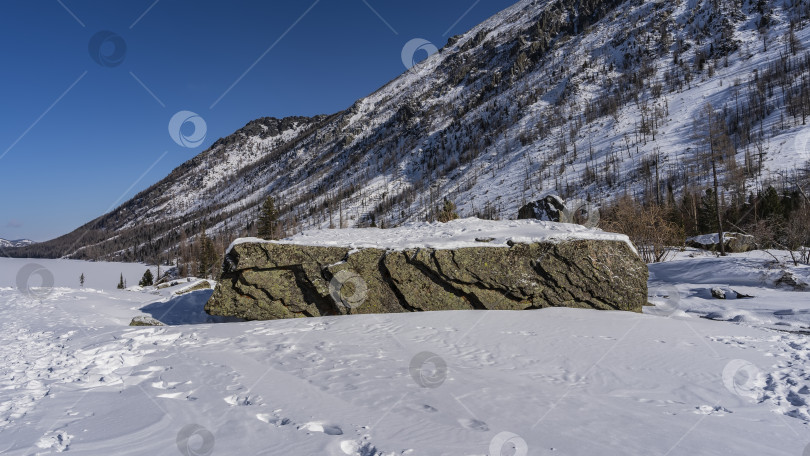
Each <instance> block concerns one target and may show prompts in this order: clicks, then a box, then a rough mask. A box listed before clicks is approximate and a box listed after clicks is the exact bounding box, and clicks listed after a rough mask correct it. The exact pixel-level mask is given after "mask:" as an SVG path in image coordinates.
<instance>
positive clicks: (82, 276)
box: [79, 272, 84, 287]
mask: <svg viewBox="0 0 810 456" xmlns="http://www.w3.org/2000/svg"><path fill="white" fill-rule="evenodd" d="M79 285H81V286H82V287H84V273H83V272H82V275H81V276H79Z"/></svg>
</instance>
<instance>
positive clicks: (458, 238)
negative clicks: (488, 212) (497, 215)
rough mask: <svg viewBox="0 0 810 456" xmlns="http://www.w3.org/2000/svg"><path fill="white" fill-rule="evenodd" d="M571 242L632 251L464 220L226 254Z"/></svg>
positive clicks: (545, 226)
mask: <svg viewBox="0 0 810 456" xmlns="http://www.w3.org/2000/svg"><path fill="white" fill-rule="evenodd" d="M574 240H602V241H619V242H625V243H626V244H627V245H628V246H630V248H631V249H632V250H633V251H634V252H635V251H636V250H635V247H633V244H632V243H631V242H630V239H629V238H628V237H627V236H625V235H623V234H618V233H608V232H605V231H602V230H599V229H592V228H586V227H584V226H581V225H574V224H570V223H556V222H544V221H540V220H497V221H496V220H480V219H477V218H465V219H459V220H453V221H451V222H448V223H439V222H433V223H427V222H418V223H408V224H405V225H403V226H400V227H397V228H389V229H380V228H347V229H339V230H338V229H335V230H308V231H304V232H303V233H301V234H297V235H295V236H292V237H289V238H286V239H282V240H280V241H266V240H263V239H258V238H242V239H237V240H235V241H234V242H233V243H232V244H231V246H230V247H228V252H230V251H231V249H232V248H233V247H234V246H235V245H237V244H245V243H277V244H295V245H309V246H321V247H349V248H353V249H360V248H376V249H383V250H405V249H412V248H419V247H424V248H434V249H439V250H449V249H458V248H464V247H504V246H508V245H509V244H510V243H516V244H528V243H534V242H563V241H574Z"/></svg>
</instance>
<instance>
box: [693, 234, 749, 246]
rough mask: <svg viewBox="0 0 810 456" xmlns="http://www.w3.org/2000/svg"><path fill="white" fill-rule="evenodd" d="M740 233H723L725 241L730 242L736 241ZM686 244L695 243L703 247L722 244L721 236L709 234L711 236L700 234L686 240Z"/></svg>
mask: <svg viewBox="0 0 810 456" xmlns="http://www.w3.org/2000/svg"><path fill="white" fill-rule="evenodd" d="M739 235H740V233H731V232H728V231H724V232H723V239H724V240H729V239H734V238H736V237H737V236H739ZM686 242H695V243H697V244H703V245H712V244H719V243H720V235H719V234H718V233H709V234H699V235H697V236H692V237H688V238H686Z"/></svg>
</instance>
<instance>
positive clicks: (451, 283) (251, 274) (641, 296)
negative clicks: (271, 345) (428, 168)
mask: <svg viewBox="0 0 810 456" xmlns="http://www.w3.org/2000/svg"><path fill="white" fill-rule="evenodd" d="M647 276H648V272H647V265H646V264H645V263H644V262H643V261H642V260H641V259H640V258H639V257H638V256H637V255H636V254H635V253H634V252H633V251H632V250H631V249H630V248H629V247H628V245H627V244H625V243H624V242H618V241H600V240H578V241H569V242H562V243H551V242H539V243H532V244H514V245H512V246H510V247H466V248H458V249H452V250H436V249H431V248H419V249H410V250H402V251H395V250H381V249H374V248H366V249H359V250H358V249H355V250H351V249H349V248H343V247H316V246H305V245H292V244H275V243H245V244H238V245H236V246H234V247H233V249H232V250H231V251H230V252H229V253H228V255H227V256H226V258H225V266H224V271H223V274H222V277H221V279H220V281H219V283H218V284H217V287H216V290H215V291H214V294H213V296H212V297H211V299H210V300H209V301H208V303H207V304H206V306H205V310H206V311H207V312H208V313H209V314H211V315H220V316H232V317H240V318H245V319H249V320H274V319H281V318H298V317H318V316H326V315H347V314H369V313H396V312H418V311H437V310H470V309H481V310H485V309H488V310H525V309H538V308H543V307H576V308H592V309H600V310H625V311H632V312H641V308H642V306H643V305H645V304H646V303H647Z"/></svg>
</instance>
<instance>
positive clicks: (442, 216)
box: [436, 198, 458, 223]
mask: <svg viewBox="0 0 810 456" xmlns="http://www.w3.org/2000/svg"><path fill="white" fill-rule="evenodd" d="M457 218H458V213H456V205H455V203H453V202H452V201H450V200H449V199H446V198H445V200H444V206H443V207H442V208H441V209H440V210H439V213H438V215H437V217H436V219H437V220H438V221H440V222H442V223H447V222H449V221H450V220H455V219H457Z"/></svg>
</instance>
